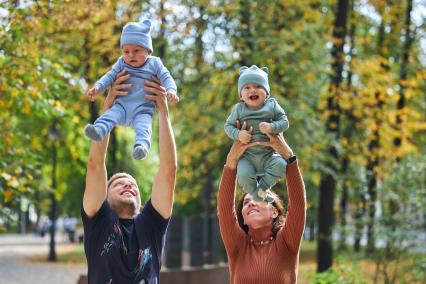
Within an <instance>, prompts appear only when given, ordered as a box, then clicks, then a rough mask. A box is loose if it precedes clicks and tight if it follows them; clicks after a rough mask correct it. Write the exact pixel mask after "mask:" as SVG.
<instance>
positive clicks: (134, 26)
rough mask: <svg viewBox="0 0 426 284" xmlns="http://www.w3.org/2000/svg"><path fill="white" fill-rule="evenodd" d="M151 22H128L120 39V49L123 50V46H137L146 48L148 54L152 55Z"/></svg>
mask: <svg viewBox="0 0 426 284" xmlns="http://www.w3.org/2000/svg"><path fill="white" fill-rule="evenodd" d="M150 32H151V21H150V20H144V21H143V22H139V23H136V22H130V23H127V24H126V25H125V26H124V28H123V32H122V33H121V38H120V47H121V48H123V45H125V44H137V45H140V46H142V47H144V48H146V49H147V50H148V51H149V53H152V51H153V49H152V39H151V34H150Z"/></svg>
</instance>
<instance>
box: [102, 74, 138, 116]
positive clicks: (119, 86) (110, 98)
mask: <svg viewBox="0 0 426 284" xmlns="http://www.w3.org/2000/svg"><path fill="white" fill-rule="evenodd" d="M129 79H130V74H127V73H126V71H121V72H120V73H118V74H117V77H116V79H115V81H114V83H112V85H111V88H110V89H109V91H108V95H107V97H106V98H105V101H104V111H105V110H107V109H109V108H110V107H111V106H112V105H113V104H114V101H115V99H116V98H117V97H120V96H126V95H127V94H128V91H127V89H129V88H131V87H132V84H123V82H125V81H126V80H129Z"/></svg>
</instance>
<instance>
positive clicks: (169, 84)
mask: <svg viewBox="0 0 426 284" xmlns="http://www.w3.org/2000/svg"><path fill="white" fill-rule="evenodd" d="M153 58H155V65H156V72H155V73H156V75H157V77H158V79H160V82H161V83H162V84H163V85H164V88H166V91H167V92H172V93H174V94H177V86H176V82H175V80H174V79H173V77H172V75H171V74H170V72H169V70H168V69H167V68H166V66H164V64H163V62H162V61H161V59H160V58H159V57H153Z"/></svg>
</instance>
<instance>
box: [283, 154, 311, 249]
mask: <svg viewBox="0 0 426 284" xmlns="http://www.w3.org/2000/svg"><path fill="white" fill-rule="evenodd" d="M286 180H287V193H288V210H287V218H286V220H285V224H284V226H283V228H282V229H281V230H280V231H279V232H278V235H277V239H282V240H283V242H284V243H285V245H286V246H287V247H288V249H289V250H291V251H293V252H297V251H299V248H300V243H301V241H302V235H303V231H304V229H305V222H306V192H305V184H304V182H303V178H302V174H301V173H300V170H299V166H298V164H297V160H296V161H294V162H292V163H290V164H288V166H287V173H286Z"/></svg>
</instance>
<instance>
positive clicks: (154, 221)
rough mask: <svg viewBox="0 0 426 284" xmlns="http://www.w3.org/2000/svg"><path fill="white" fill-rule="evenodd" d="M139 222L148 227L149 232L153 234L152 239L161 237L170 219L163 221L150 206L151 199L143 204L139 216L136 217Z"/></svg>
mask: <svg viewBox="0 0 426 284" xmlns="http://www.w3.org/2000/svg"><path fill="white" fill-rule="evenodd" d="M137 220H138V221H139V222H143V223H145V224H146V225H147V226H149V228H150V230H151V232H153V233H154V238H156V237H159V236H162V235H164V234H165V232H166V230H167V225H168V224H169V221H170V218H167V219H164V218H163V216H161V215H160V213H158V212H157V210H155V208H154V207H153V206H152V203H151V199H150V200H148V202H147V203H146V204H145V206H144V208H143V209H142V212H141V214H139V216H138V217H137Z"/></svg>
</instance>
